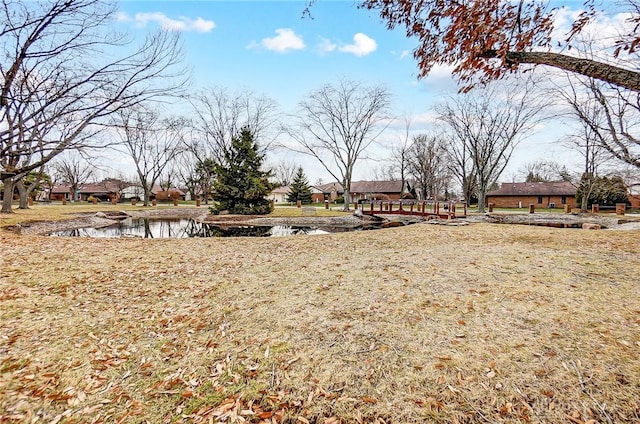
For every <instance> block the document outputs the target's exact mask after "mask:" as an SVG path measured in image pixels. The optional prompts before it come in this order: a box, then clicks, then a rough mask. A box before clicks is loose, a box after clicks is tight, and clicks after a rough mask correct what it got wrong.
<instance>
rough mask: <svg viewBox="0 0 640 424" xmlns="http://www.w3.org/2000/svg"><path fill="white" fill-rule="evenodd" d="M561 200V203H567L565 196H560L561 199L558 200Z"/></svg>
mask: <svg viewBox="0 0 640 424" xmlns="http://www.w3.org/2000/svg"><path fill="white" fill-rule="evenodd" d="M560 201H561V202H562V204H563V205H566V204H567V196H562V199H561V200H560Z"/></svg>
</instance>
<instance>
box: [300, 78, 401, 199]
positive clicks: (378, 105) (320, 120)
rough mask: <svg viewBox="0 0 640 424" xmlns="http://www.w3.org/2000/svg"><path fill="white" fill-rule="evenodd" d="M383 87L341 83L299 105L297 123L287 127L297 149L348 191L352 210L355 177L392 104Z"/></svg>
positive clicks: (345, 194) (326, 88)
mask: <svg viewBox="0 0 640 424" xmlns="http://www.w3.org/2000/svg"><path fill="white" fill-rule="evenodd" d="M390 97H391V96H390V93H389V92H388V90H387V89H386V88H385V87H383V86H371V87H367V86H364V85H362V84H360V83H358V82H355V81H349V80H341V81H340V82H338V83H337V84H327V85H324V86H323V87H321V88H319V89H317V90H315V91H312V92H311V93H310V94H309V95H308V96H307V97H306V98H305V99H304V100H302V101H301V102H300V104H299V112H298V114H297V116H296V117H295V118H294V124H293V125H292V126H290V127H288V128H287V132H288V134H289V135H290V136H291V138H292V139H293V140H294V141H295V142H296V145H295V146H290V148H292V149H293V150H296V151H298V152H300V153H304V154H307V155H310V156H312V157H314V158H315V159H317V160H318V162H320V164H321V165H322V166H323V167H324V169H326V170H327V172H329V174H331V176H332V177H333V178H335V180H336V181H338V182H340V183H342V187H343V189H344V210H345V211H348V210H349V203H350V200H351V199H350V195H349V193H350V189H351V178H352V176H353V170H354V167H355V164H356V162H357V161H358V159H360V158H361V157H362V155H363V153H364V152H365V151H366V149H367V148H368V147H369V146H370V145H371V143H373V141H374V140H375V139H376V138H377V137H378V136H379V135H380V132H381V131H382V129H383V128H385V127H386V125H382V126H381V124H383V122H384V119H385V118H386V113H387V111H388V108H389V104H390Z"/></svg>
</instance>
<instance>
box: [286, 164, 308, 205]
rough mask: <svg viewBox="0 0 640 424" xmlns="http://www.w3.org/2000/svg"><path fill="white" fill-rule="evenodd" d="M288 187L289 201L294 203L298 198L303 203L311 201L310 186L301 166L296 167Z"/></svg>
mask: <svg viewBox="0 0 640 424" xmlns="http://www.w3.org/2000/svg"><path fill="white" fill-rule="evenodd" d="M290 189H291V191H290V192H289V199H288V200H289V202H291V203H296V202H297V201H298V200H299V201H300V202H301V203H302V204H303V205H306V204H309V203H311V187H309V181H308V180H307V176H306V175H304V171H302V167H299V168H298V172H297V173H296V176H295V177H294V178H293V182H292V183H291V187H290Z"/></svg>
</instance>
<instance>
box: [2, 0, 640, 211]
mask: <svg viewBox="0 0 640 424" xmlns="http://www.w3.org/2000/svg"><path fill="white" fill-rule="evenodd" d="M441 3H442V2H433V1H425V2H410V1H408V0H407V1H405V0H395V1H392V0H370V1H363V2H361V6H363V7H366V8H369V9H372V10H378V11H379V12H380V15H381V17H382V18H383V20H385V21H386V22H387V24H388V26H389V27H390V28H394V27H397V26H404V27H405V28H406V30H407V35H408V36H415V37H416V39H417V40H418V46H417V47H416V50H415V51H414V57H415V58H416V59H417V62H418V67H419V70H420V75H421V76H426V75H428V73H429V71H430V70H431V69H432V67H433V66H434V65H437V64H452V65H454V69H453V73H454V75H457V76H458V77H459V80H460V82H461V92H460V93H459V94H458V95H456V96H452V97H450V98H447V99H444V100H443V101H442V102H441V103H440V104H439V105H438V106H437V107H436V109H435V111H436V114H437V117H438V125H435V126H434V130H433V131H432V132H430V133H428V134H412V131H411V126H410V122H409V121H407V124H406V131H405V137H404V139H403V140H401V142H400V143H397V144H396V145H395V146H394V148H393V149H392V152H391V154H390V155H389V158H388V160H389V161H390V162H393V169H394V170H393V174H394V178H399V179H401V180H402V181H403V185H404V182H405V181H407V182H409V184H410V185H411V187H409V191H411V192H413V193H414V194H415V195H416V196H419V197H422V198H438V197H440V196H442V195H443V192H444V195H445V196H446V195H447V194H449V193H453V192H459V193H460V194H461V197H463V198H465V199H466V200H467V201H469V200H471V199H477V202H478V205H479V207H480V208H482V207H483V206H484V198H485V196H486V193H487V192H488V191H489V190H490V189H491V188H492V187H494V186H495V184H496V183H497V181H498V179H499V178H500V177H501V176H502V175H503V173H504V170H505V169H506V166H507V164H508V163H509V160H510V158H511V156H512V154H513V152H514V150H515V149H516V148H517V147H518V145H519V144H520V143H521V142H522V140H523V139H524V138H526V136H528V135H530V134H531V133H532V131H534V129H535V128H536V126H538V125H539V124H540V123H541V122H543V121H545V120H547V119H549V115H550V114H553V113H556V114H557V111H558V110H559V109H558V105H560V104H562V105H563V106H562V112H561V114H562V115H563V119H565V120H566V121H567V122H569V121H570V122H573V123H575V124H576V128H577V130H576V135H575V138H574V139H573V141H570V140H569V141H567V142H568V143H571V142H573V144H574V146H575V147H576V148H577V149H578V151H579V152H581V154H583V156H584V159H585V169H584V170H583V172H582V173H581V174H580V178H577V180H584V178H583V177H584V175H587V177H588V176H589V175H591V179H592V180H593V181H595V179H596V178H597V177H598V169H601V167H602V164H601V163H602V161H604V162H605V163H606V162H607V161H615V162H613V163H624V164H626V165H628V166H629V167H630V168H631V169H632V170H633V171H636V172H637V171H638V169H640V142H639V141H638V140H640V137H637V134H638V129H637V125H638V123H640V120H638V118H639V117H640V107H638V105H639V104H640V101H639V98H638V93H639V92H640V84H638V83H636V82H635V81H636V80H637V79H638V73H637V72H636V71H634V70H633V69H634V66H633V64H634V63H637V62H635V61H636V60H637V57H636V52H635V50H636V47H637V44H638V36H637V34H636V32H637V25H633V24H634V23H637V22H638V21H640V18H639V13H638V10H639V8H638V4H637V3H636V2H635V1H631V0H628V1H626V2H624V4H625V5H626V9H625V10H626V11H627V12H629V16H630V17H629V22H628V23H629V24H630V25H629V29H628V31H626V32H625V31H622V32H621V35H620V37H619V39H618V40H615V43H614V45H613V46H610V47H608V48H605V50H604V54H608V55H609V57H610V58H611V61H613V62H614V63H615V64H614V65H611V64H610V63H603V61H602V60H600V59H598V57H599V56H598V54H602V53H603V51H602V50H598V49H596V48H594V46H593V45H590V44H589V43H588V40H583V39H581V35H582V34H583V33H585V32H586V31H587V30H588V28H589V24H590V23H592V22H594V21H595V20H597V17H598V11H597V10H596V8H595V6H593V4H592V2H587V7H586V8H585V10H584V12H583V13H582V14H581V15H580V16H579V17H578V18H577V20H576V21H575V22H574V23H573V26H572V27H571V30H570V32H569V33H568V34H567V40H566V43H567V45H571V47H572V48H573V50H572V51H573V52H575V55H574V56H575V57H568V56H567V55H565V54H559V53H556V52H555V51H552V49H551V47H552V46H551V45H550V34H551V31H552V30H553V14H554V13H555V12H554V10H547V9H545V7H544V5H545V3H544V2H538V1H521V2H515V3H514V2H445V3H443V4H444V6H443V4H441ZM1 8H2V11H1V12H2V15H3V16H4V17H6V19H4V20H3V23H2V24H0V25H1V26H0V36H1V37H0V47H1V48H2V51H3V52H5V53H6V54H4V55H3V56H2V59H1V64H0V70H1V75H2V80H1V84H2V85H1V87H0V123H1V126H0V165H1V167H2V171H1V175H0V178H1V180H2V183H3V187H4V199H3V204H2V212H3V213H11V212H12V205H11V201H12V198H13V192H14V189H18V191H19V194H20V198H21V205H20V206H21V207H26V196H28V193H29V191H30V190H33V189H34V187H35V186H36V185H37V184H39V183H40V184H41V183H42V182H43V181H44V180H45V179H46V175H47V174H52V173H53V172H52V170H54V169H55V171H56V175H58V176H59V179H60V181H65V182H66V183H68V184H70V185H72V186H78V185H79V184H81V182H82V180H87V179H88V178H89V177H90V176H92V175H94V174H93V173H92V172H90V171H88V170H87V169H89V170H90V169H91V168H93V167H92V166H91V165H87V164H86V163H85V162H84V160H81V159H80V158H81V157H84V158H89V159H90V158H92V157H95V156H96V155H97V154H98V153H97V152H104V151H107V149H116V150H118V151H120V152H122V153H125V154H126V155H128V156H129V157H131V159H132V161H133V162H134V164H135V172H136V179H137V180H138V181H137V183H138V185H140V186H141V187H142V189H143V191H144V201H145V204H147V203H148V202H149V198H150V193H151V189H152V187H153V186H154V185H155V184H156V183H157V182H159V181H160V180H162V181H163V183H165V184H167V185H171V184H173V183H178V182H179V183H180V184H182V185H184V186H186V187H187V188H188V189H189V190H190V191H191V192H192V193H193V194H194V195H197V196H201V197H202V198H203V199H204V200H205V202H208V201H209V199H210V198H211V197H212V194H214V193H224V192H226V193H234V195H238V196H240V195H242V196H244V198H245V199H252V200H247V202H244V203H243V202H241V203H242V205H240V203H238V202H236V201H235V200H234V201H231V200H229V198H226V200H224V202H227V203H224V202H223V204H221V205H217V206H219V207H222V208H224V209H226V210H228V209H231V210H240V209H246V210H253V211H254V212H255V211H256V210H266V209H264V208H263V207H264V205H263V204H262V203H261V202H260V201H258V200H257V199H258V198H257V197H252V196H254V195H257V194H256V193H258V192H260V193H263V192H265V191H266V190H268V189H270V187H271V185H272V184H273V183H274V180H273V177H274V174H275V172H274V171H275V169H272V170H265V169H264V168H265V167H264V158H265V155H266V153H267V152H268V151H273V150H274V149H281V148H287V149H289V150H292V151H296V152H299V153H302V154H306V155H309V156H310V157H312V158H314V160H315V161H316V162H317V163H318V164H320V165H321V166H322V167H323V169H324V170H325V171H326V172H327V173H328V174H329V175H331V177H332V178H333V179H335V181H337V182H340V183H341V184H342V186H343V188H344V191H345V193H344V197H345V208H347V209H348V207H349V203H350V197H349V195H350V186H351V181H352V178H353V175H354V169H355V167H356V166H357V164H358V163H360V162H361V161H362V159H363V158H364V157H365V155H366V152H367V151H368V150H369V149H370V148H371V147H372V146H373V145H374V144H375V143H377V142H378V141H379V140H380V138H381V137H382V136H383V134H385V132H387V130H388V127H389V125H390V123H391V122H393V120H394V117H393V116H392V115H391V112H390V111H391V93H390V92H389V90H388V89H387V88H386V87H384V86H382V85H371V86H367V85H365V84H362V83H360V82H358V81H352V80H346V79H342V80H339V81H337V82H335V83H328V84H325V85H322V86H320V87H319V88H318V89H316V90H313V91H312V92H310V93H309V94H308V95H307V96H305V98H304V99H302V100H301V101H300V102H299V105H298V110H297V111H296V112H295V114H293V115H292V116H289V117H287V120H286V121H287V124H286V125H284V124H283V123H282V122H284V120H283V119H280V118H281V115H280V113H279V112H278V107H277V104H276V102H275V101H274V100H273V99H270V98H268V97H266V96H261V95H256V94H255V93H253V92H250V91H243V92H232V91H230V90H228V89H225V88H223V87H211V88H206V89H203V90H201V91H198V92H196V93H193V92H188V90H187V89H186V86H187V83H188V81H189V77H188V73H187V72H186V68H185V66H184V63H183V54H182V44H181V41H180V37H179V35H178V33H176V32H167V31H162V30H161V31H157V32H153V33H150V34H149V35H148V37H147V38H146V39H145V40H144V41H143V42H142V43H141V44H140V45H137V46H136V45H133V44H132V43H131V42H130V41H129V40H128V39H126V38H125V37H123V36H122V35H121V34H118V33H114V32H113V31H111V30H110V27H109V22H110V19H112V18H113V16H114V13H115V11H116V9H115V5H114V4H110V3H104V2H102V1H99V0H64V1H63V0H53V1H49V2H21V1H18V0H7V1H5V2H3V3H2V6H1ZM598 48H599V47H598ZM536 49H547V50H549V51H544V52H541V51H538V50H536ZM543 53H544V54H543ZM623 56H624V58H625V60H626V62H620V61H618V62H615V60H616V59H621V58H622V57H623ZM619 62H620V63H621V64H619ZM528 63H533V64H542V65H548V66H550V67H551V68H552V69H554V70H556V72H554V73H553V74H552V77H551V78H548V81H552V83H551V84H549V83H548V82H546V83H541V82H540V80H539V79H538V80H537V79H535V78H532V77H530V76H529V75H528V74H527V75H524V77H520V78H516V77H518V76H519V75H518V74H517V73H516V71H518V70H520V69H522V67H523V66H524V65H525V64H528ZM557 69H562V70H563V72H564V73H563V74H561V75H560V74H559V73H558V72H557ZM513 73H516V74H515V77H514V75H511V74H513ZM561 78H564V79H566V82H564V83H558V81H560V80H561ZM554 82H555V86H554ZM551 93H553V94H551ZM550 98H553V99H554V101H553V102H551V101H549V99H550ZM159 100H162V101H163V102H164V103H165V104H166V103H167V102H173V104H174V106H169V107H164V108H163V107H161V106H159V104H162V102H159ZM178 101H179V102H181V105H182V106H181V109H186V110H188V113H189V115H188V118H187V117H185V116H175V114H172V113H171V112H170V111H171V108H172V107H175V102H178ZM185 105H186V106H185ZM553 107H556V109H552V112H550V108H553ZM283 140H284V141H283ZM603 158H604V159H603ZM83 163H84V165H83ZM88 163H90V162H88ZM609 163H611V162H609ZM238 167H239V168H238ZM243 167H244V168H243ZM256 167H257V168H256ZM235 168H238V169H240V168H242V169H244V171H242V172H243V173H242V175H243V178H244V176H246V178H247V180H246V181H244V180H243V183H242V184H244V186H243V187H239V186H238V185H241V184H240V181H239V179H238V178H239V177H238V175H239V174H237V173H236V174H234V172H236V171H238V169H235ZM234 169H235V171H234ZM295 169H296V170H297V167H295ZM47 171H48V172H47ZM238 172H239V171H238ZM225 175H227V176H228V175H235V177H231V178H227V176H225ZM269 178H271V180H270V181H269ZM249 180H251V181H249ZM298 180H300V178H298ZM281 182H284V181H281ZM233 184H235V185H233ZM581 185H583V186H584V184H582V183H581ZM229 202H230V203H229ZM217 206H216V207H217ZM254 208H257V209H254ZM481 210H482V209H481Z"/></svg>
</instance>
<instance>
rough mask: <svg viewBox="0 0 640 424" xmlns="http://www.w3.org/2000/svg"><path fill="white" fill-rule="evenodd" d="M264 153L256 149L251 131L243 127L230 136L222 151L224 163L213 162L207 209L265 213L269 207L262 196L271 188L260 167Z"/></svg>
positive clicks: (246, 213)
mask: <svg viewBox="0 0 640 424" xmlns="http://www.w3.org/2000/svg"><path fill="white" fill-rule="evenodd" d="M263 161H264V155H263V154H260V153H259V152H258V145H257V144H256V142H255V141H254V139H253V134H252V133H251V131H250V130H249V129H247V128H243V129H242V130H241V131H240V135H239V136H235V137H233V139H232V140H231V147H230V148H229V149H228V150H227V152H225V155H224V163H223V164H216V166H215V174H216V180H215V183H214V186H213V189H214V196H213V197H214V200H215V201H216V202H218V205H217V206H215V207H212V208H211V212H212V213H214V214H216V213H219V212H220V211H221V210H227V211H229V213H232V214H241V215H252V214H256V215H265V214H268V213H270V212H271V211H272V210H273V206H272V204H271V202H270V201H269V200H268V199H267V198H266V197H267V195H268V194H269V193H270V192H271V190H273V188H274V184H272V183H270V182H269V179H268V178H269V176H270V173H269V172H264V171H262V170H261V167H262V163H263Z"/></svg>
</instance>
